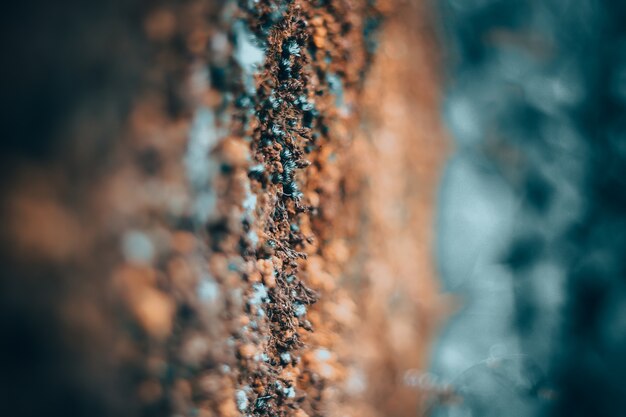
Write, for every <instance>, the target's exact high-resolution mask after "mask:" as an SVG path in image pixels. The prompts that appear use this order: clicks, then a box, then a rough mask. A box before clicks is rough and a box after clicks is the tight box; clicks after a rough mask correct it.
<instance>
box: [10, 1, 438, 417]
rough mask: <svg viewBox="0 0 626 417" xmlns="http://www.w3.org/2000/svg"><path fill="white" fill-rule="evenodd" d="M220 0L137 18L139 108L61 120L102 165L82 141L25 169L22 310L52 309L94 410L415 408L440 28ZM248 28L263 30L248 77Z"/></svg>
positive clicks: (17, 284)
mask: <svg viewBox="0 0 626 417" xmlns="http://www.w3.org/2000/svg"><path fill="white" fill-rule="evenodd" d="M217 3H218V2H215V3H212V2H209V3H207V2H202V1H189V2H184V3H180V4H178V3H177V4H173V3H170V2H164V3H163V4H161V5H159V6H155V7H153V8H149V9H146V10H142V12H141V13H140V14H139V15H140V18H138V19H137V20H136V21H135V20H133V21H132V22H125V23H124V24H126V25H128V27H130V28H132V29H133V30H130V31H129V33H131V34H130V35H128V37H129V38H133V37H134V36H136V37H138V40H136V41H134V43H132V45H127V46H126V47H127V48H129V50H131V51H134V52H135V53H136V54H138V55H139V56H140V57H141V59H138V62H136V63H135V64H134V66H133V68H134V69H135V70H136V71H135V73H134V76H135V77H136V79H139V80H141V81H140V82H139V87H138V88H137V90H136V91H134V92H133V94H132V100H130V105H129V106H128V107H127V108H126V107H124V109H126V111H122V113H124V115H125V116H124V117H122V118H121V119H120V120H117V119H115V120H116V123H110V120H109V119H106V118H97V117H92V116H89V117H87V116H85V115H84V114H81V113H79V112H78V110H77V111H76V115H75V118H74V119H73V120H77V121H76V123H75V125H72V127H71V128H68V129H67V130H66V131H64V132H63V134H65V135H68V137H70V139H69V141H68V142H64V143H65V145H64V146H67V147H68V149H69V148H70V147H71V146H74V145H76V144H78V143H82V142H81V138H83V137H85V136H84V135H87V133H88V132H93V130H94V129H96V130H97V131H98V132H100V131H101V132H100V133H101V134H102V136H103V137H105V138H111V139H110V141H108V142H95V141H86V142H84V143H83V144H82V145H81V146H82V147H84V148H85V149H88V150H89V152H90V154H91V153H93V155H96V156H97V157H94V158H93V160H92V162H91V163H90V165H89V167H88V168H89V173H90V175H88V176H87V175H85V176H81V173H83V172H84V171H86V170H87V167H86V166H85V165H81V164H78V165H76V164H74V165H72V163H69V162H68V160H69V161H70V162H71V161H74V160H77V161H80V160H81V158H82V157H83V154H81V152H80V149H79V150H78V151H76V152H75V153H71V156H68V157H63V158H57V159H56V160H53V162H51V163H47V164H37V163H29V162H24V163H19V164H16V167H17V168H15V169H14V170H13V171H12V177H11V178H12V180H13V181H12V183H11V184H10V186H8V187H7V189H6V193H5V197H4V200H3V214H4V217H3V219H4V220H3V224H4V226H5V229H6V230H7V233H6V234H5V237H6V239H5V242H11V244H8V243H5V245H3V247H4V248H3V253H4V256H6V257H8V258H10V259H11V264H10V265H11V266H10V271H17V272H15V274H13V275H10V276H9V275H7V278H6V279H3V288H5V289H7V292H5V294H6V295H5V297H7V298H10V299H12V300H13V301H12V302H13V303H14V304H15V306H16V307H15V308H14V309H13V307H12V304H11V306H10V307H7V309H8V310H10V311H11V313H12V314H16V315H17V317H18V319H17V320H18V324H20V323H21V321H20V320H23V321H24V322H28V321H30V320H32V321H37V322H40V324H39V325H38V326H41V327H37V326H35V327H33V328H32V329H31V330H30V331H32V332H33V334H35V335H36V336H37V337H39V338H41V340H45V341H46V342H45V343H48V344H49V349H50V352H52V353H51V356H50V358H48V359H45V360H44V362H45V363H46V364H47V363H48V362H47V361H50V363H52V362H54V361H57V360H58V358H56V357H55V356H54V355H55V354H56V353H54V352H57V351H58V352H61V353H60V354H58V355H57V356H59V357H61V358H62V361H61V363H62V364H65V366H66V371H67V372H66V373H65V374H64V375H65V376H64V377H63V380H64V381H65V385H61V388H59V390H60V391H59V392H60V393H61V394H60V395H69V396H76V397H79V398H81V399H82V400H84V404H83V407H82V408H80V411H79V413H83V414H85V415H87V414H90V415H93V414H95V415H113V414H115V415H138V414H141V415H193V416H203V417H208V416H224V417H230V416H238V415H280V416H283V415H284V416H298V417H305V416H307V415H309V416H322V415H327V416H346V415H353V416H404V415H406V416H409V415H414V414H415V412H416V411H417V410H418V408H419V406H420V398H421V394H420V393H419V392H418V391H416V390H415V388H413V387H410V386H407V384H406V383H405V378H404V377H405V374H406V372H407V371H408V372H412V370H416V369H423V368H424V367H425V366H426V358H427V355H428V346H429V342H430V338H431V337H432V335H433V330H434V328H435V325H436V323H437V319H438V317H439V315H440V314H441V311H442V310H441V307H440V304H439V301H438V297H437V285H436V279H435V276H434V271H433V265H432V253H431V241H432V222H433V208H432V207H433V204H434V193H435V184H436V181H437V177H438V170H439V167H440V165H441V162H442V158H443V156H444V153H445V146H446V145H445V140H444V139H443V136H444V135H443V133H442V129H441V127H440V125H439V119H438V109H439V102H438V100H439V95H438V94H439V87H438V85H439V80H438V78H437V66H436V61H437V58H436V55H435V54H434V52H433V51H434V50H435V47H434V41H433V36H432V28H430V27H429V25H428V22H429V21H430V20H431V19H430V17H429V15H428V13H427V12H426V9H425V8H424V7H423V6H421V5H418V4H417V3H412V2H408V3H405V2H380V3H379V4H376V5H371V4H370V2H368V1H349V0H333V1H330V2H325V3H323V5H321V4H322V3H320V5H315V3H311V2H306V1H299V0H297V1H294V2H291V3H289V2H280V1H276V2H266V3H254V2H242V4H240V5H236V4H234V3H225V4H217ZM383 18H384V19H383ZM381 21H384V24H383V25H382V26H380V27H378V25H379V24H380V22H381ZM242 33H244V34H248V33H255V34H256V35H257V37H258V39H266V41H265V46H264V49H265V59H264V61H263V62H262V63H261V64H259V66H258V67H257V68H255V69H254V70H251V68H247V67H246V65H245V63H242V61H241V60H240V59H239V58H238V48H239V49H241V48H242V42H243V43H245V42H244V41H242V39H241V36H243V35H242ZM245 36H247V35H245ZM133 39H134V38H133ZM376 39H378V46H377V47H376V48H375V47H374V42H375V40H376ZM252 44H254V42H252ZM253 47H254V46H253ZM133 48H134V49H133ZM115 62H116V65H117V63H118V62H117V61H115ZM124 86H125V84H122V83H120V84H119V85H116V86H115V88H116V89H115V88H114V89H113V90H112V91H121V90H123V88H124ZM96 98H97V97H96ZM94 100H95V98H94ZM109 105H110V106H111V107H114V108H117V107H121V105H120V104H119V103H117V102H116V101H115V100H113V101H112V102H111V103H109ZM103 107H106V106H103ZM100 110H102V109H100ZM118 110H119V109H118ZM96 114H100V115H102V114H103V113H102V112H96ZM98 143H100V144H99V145H98V146H100V147H101V148H102V149H103V151H101V152H100V153H98V152H96V151H94V149H91V148H97V149H100V148H98V147H97V146H96V145H97V144H98ZM68 144H69V145H68ZM72 158H74V159H72ZM4 256H3V257H4ZM16 277H17V278H19V279H20V281H18V280H17V278H16ZM27 303H32V305H33V306H36V307H32V308H31V307H28V305H27ZM11 309H12V310H11ZM46 328H52V329H54V333H55V335H56V336H55V338H49V336H47V335H48V333H47V330H44V329H46ZM47 348H48V347H47ZM46 366H48V365H46ZM38 371H39V372H41V375H39V376H38V378H40V379H42V382H41V383H42V384H43V385H42V386H44V385H46V384H48V383H54V382H55V381H56V378H57V375H56V373H55V372H56V371H55V368H54V367H51V368H50V370H48V369H47V368H46V369H44V368H39V369H38ZM46 378H48V380H46ZM21 384H22V385H18V386H19V387H21V386H28V384H29V382H28V381H26V380H25V381H22V382H21ZM16 401H19V399H18V400H16ZM57 406H58V407H61V406H60V405H58V404H57ZM41 407H46V402H43V403H42V405H41ZM33 409H36V407H35V408H33ZM61 409H62V408H59V410H61ZM56 411H57V409H56V408H55V409H54V410H53V412H52V413H53V414H54V412H56ZM80 415H82V414H80Z"/></svg>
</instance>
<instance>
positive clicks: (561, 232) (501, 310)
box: [433, 0, 626, 417]
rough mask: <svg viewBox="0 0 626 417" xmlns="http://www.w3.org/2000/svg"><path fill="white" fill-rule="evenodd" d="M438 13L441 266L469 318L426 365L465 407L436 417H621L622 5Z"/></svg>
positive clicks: (479, 7)
mask: <svg viewBox="0 0 626 417" xmlns="http://www.w3.org/2000/svg"><path fill="white" fill-rule="evenodd" d="M438 6H439V11H440V21H441V27H442V39H443V43H444V47H445V49H446V54H447V55H446V61H445V62H446V66H447V68H448V69H449V71H448V74H447V75H448V80H447V91H446V99H445V105H444V114H445V118H446V122H447V124H448V128H449V129H450V131H451V133H452V135H453V137H454V138H455V140H456V142H457V149H456V153H455V155H454V156H453V157H452V159H451V161H450V162H449V165H448V167H447V170H446V174H445V177H444V182H443V185H442V190H441V195H440V204H441V205H440V211H439V224H438V231H439V241H438V256H439V265H440V271H441V273H442V276H443V279H444V286H445V287H446V289H447V290H449V291H452V292H455V293H457V294H459V295H461V296H462V299H463V301H464V307H463V309H462V310H461V311H459V312H458V313H457V314H456V316H455V317H454V318H453V320H452V321H451V322H450V323H449V325H448V327H447V329H446V330H445V331H444V333H443V335H442V336H441V338H440V340H439V343H438V346H437V348H436V351H435V358H434V362H433V371H434V372H435V373H437V374H439V375H440V376H441V377H443V378H444V379H445V380H447V381H451V383H452V385H453V386H454V389H455V390H456V392H457V393H458V394H459V397H460V398H461V400H460V403H457V404H455V405H452V406H443V407H440V409H439V410H437V412H436V413H435V414H436V415H438V416H439V415H441V416H444V415H446V416H452V415H454V416H460V415H463V416H469V415H471V416H481V417H485V416H504V415H506V416H513V415H515V416H517V415H520V416H522V415H523V416H529V415H554V416H566V415H567V416H570V417H571V416H605V415H606V416H617V415H626V388H625V386H624V384H623V382H622V375H623V374H624V371H626V359H624V358H625V357H626V356H624V353H625V352H626V280H625V273H626V257H625V256H624V253H625V252H626V233H624V232H625V231H626V197H624V196H626V176H625V175H624V173H623V170H624V167H625V166H626V165H625V162H626V137H625V135H626V126H625V123H626V117H624V108H625V104H626V26H625V25H624V22H625V21H626V3H624V2H620V1H590V0H576V1H574V0H546V1H520V0H465V1H462V0H439V1H438ZM520 358H524V359H523V360H521V359H520ZM502 363H504V364H506V366H502V365H501V364H502Z"/></svg>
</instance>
